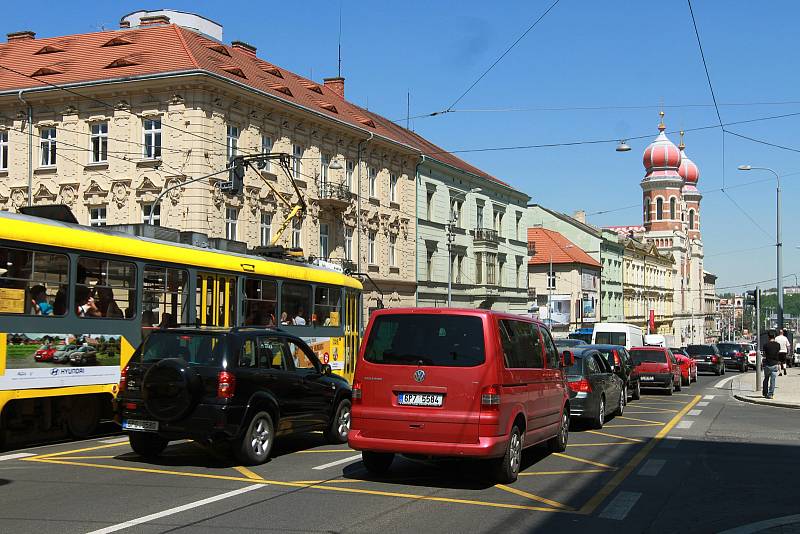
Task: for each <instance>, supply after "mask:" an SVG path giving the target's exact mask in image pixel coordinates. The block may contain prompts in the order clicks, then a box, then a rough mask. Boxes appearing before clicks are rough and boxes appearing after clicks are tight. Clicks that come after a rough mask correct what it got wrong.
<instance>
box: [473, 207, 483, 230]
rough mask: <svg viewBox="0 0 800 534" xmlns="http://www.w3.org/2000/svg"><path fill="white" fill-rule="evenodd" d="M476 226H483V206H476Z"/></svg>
mask: <svg viewBox="0 0 800 534" xmlns="http://www.w3.org/2000/svg"><path fill="white" fill-rule="evenodd" d="M477 214H478V216H477V220H476V221H475V222H476V228H483V206H480V205H479V206H478V211H477Z"/></svg>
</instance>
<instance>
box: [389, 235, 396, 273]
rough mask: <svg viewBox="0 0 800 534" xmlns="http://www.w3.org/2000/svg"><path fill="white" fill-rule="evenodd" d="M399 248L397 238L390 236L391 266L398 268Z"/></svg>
mask: <svg viewBox="0 0 800 534" xmlns="http://www.w3.org/2000/svg"><path fill="white" fill-rule="evenodd" d="M396 247H397V236H396V235H391V236H389V266H390V267H397V259H396V257H395V249H396Z"/></svg>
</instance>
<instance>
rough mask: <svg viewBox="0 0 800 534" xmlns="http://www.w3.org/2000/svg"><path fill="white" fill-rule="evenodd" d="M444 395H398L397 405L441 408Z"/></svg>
mask: <svg viewBox="0 0 800 534" xmlns="http://www.w3.org/2000/svg"><path fill="white" fill-rule="evenodd" d="M443 400H444V395H439V394H436V393H398V394H397V404H402V405H403V406H441V405H442V402H443Z"/></svg>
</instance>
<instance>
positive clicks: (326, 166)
mask: <svg viewBox="0 0 800 534" xmlns="http://www.w3.org/2000/svg"><path fill="white" fill-rule="evenodd" d="M330 166H331V157H330V156H329V155H327V154H322V155H321V156H320V170H319V183H320V185H322V184H327V183H328V171H329V170H330Z"/></svg>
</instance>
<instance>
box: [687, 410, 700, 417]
mask: <svg viewBox="0 0 800 534" xmlns="http://www.w3.org/2000/svg"><path fill="white" fill-rule="evenodd" d="M701 413H703V410H689V413H687V414H686V415H690V416H692V417H696V416H698V415H700V414H701Z"/></svg>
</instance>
